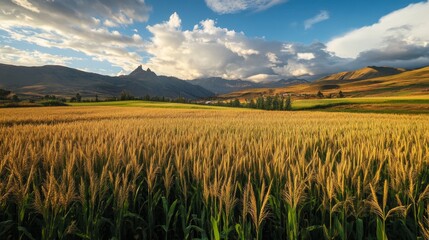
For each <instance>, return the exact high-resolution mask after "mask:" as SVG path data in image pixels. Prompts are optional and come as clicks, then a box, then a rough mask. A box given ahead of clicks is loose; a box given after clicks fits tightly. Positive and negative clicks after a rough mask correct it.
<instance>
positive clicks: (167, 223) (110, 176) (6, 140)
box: [0, 107, 429, 239]
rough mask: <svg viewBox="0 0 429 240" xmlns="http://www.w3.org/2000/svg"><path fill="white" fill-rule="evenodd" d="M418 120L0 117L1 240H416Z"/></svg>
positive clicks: (425, 231) (428, 230)
mask: <svg viewBox="0 0 429 240" xmlns="http://www.w3.org/2000/svg"><path fill="white" fill-rule="evenodd" d="M428 184H429V118H428V117H427V116H424V115H421V116H419V115H415V116H413V115H390V114H379V115H377V114H350V113H324V112H268V111H234V110H222V111H217V110H189V109H144V108H120V107H68V108H67V107H66V108H34V109H32V108H27V109H0V238H1V239H9V238H10V239H18V238H23V239H28V238H35V239H106V238H116V239H130V238H136V239H192V238H200V239H201V238H203V239H204V238H208V239H227V238H229V239H252V238H256V239H368V238H370V237H372V238H374V239H387V238H391V239H417V238H420V239H428V238H429V220H428V217H429V212H428V211H429V205H428V204H429V187H428Z"/></svg>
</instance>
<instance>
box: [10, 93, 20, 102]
mask: <svg viewBox="0 0 429 240" xmlns="http://www.w3.org/2000/svg"><path fill="white" fill-rule="evenodd" d="M12 101H13V102H19V97H18V95H16V94H14V95H13V96H12Z"/></svg>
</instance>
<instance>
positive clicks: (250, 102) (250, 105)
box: [247, 98, 256, 108]
mask: <svg viewBox="0 0 429 240" xmlns="http://www.w3.org/2000/svg"><path fill="white" fill-rule="evenodd" d="M247 107H248V108H256V103H255V100H253V98H252V99H250V100H249V99H248V100H247Z"/></svg>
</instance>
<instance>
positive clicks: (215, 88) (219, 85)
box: [189, 77, 308, 95]
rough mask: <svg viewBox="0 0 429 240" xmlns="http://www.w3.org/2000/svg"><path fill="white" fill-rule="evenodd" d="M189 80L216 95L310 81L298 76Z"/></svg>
mask: <svg viewBox="0 0 429 240" xmlns="http://www.w3.org/2000/svg"><path fill="white" fill-rule="evenodd" d="M189 82H190V83H192V84H194V85H199V86H201V87H203V88H205V89H208V90H210V91H212V92H214V93H215V94H216V95H218V94H225V93H229V92H234V91H240V90H245V89H251V88H279V87H286V86H291V85H296V84H303V83H308V82H307V81H306V80H303V79H297V78H290V79H281V80H278V81H273V82H251V81H245V80H240V79H237V80H227V79H223V78H219V77H212V78H201V79H195V80H190V81H189Z"/></svg>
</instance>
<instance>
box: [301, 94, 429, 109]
mask: <svg viewBox="0 0 429 240" xmlns="http://www.w3.org/2000/svg"><path fill="white" fill-rule="evenodd" d="M293 109H294V110H312V109H316V110H323V111H346V112H374V113H429V96H428V95H422V96H403V97H363V98H333V99H300V100H295V101H294V102H293Z"/></svg>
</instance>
